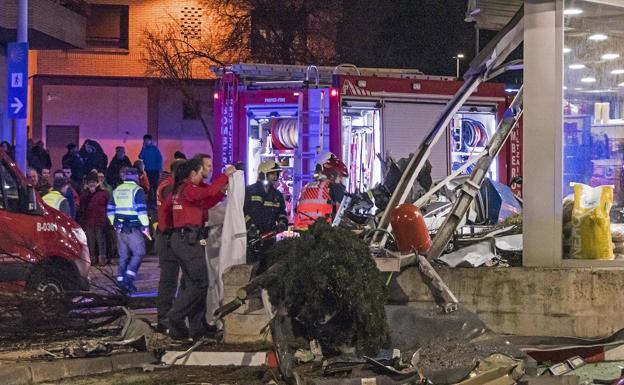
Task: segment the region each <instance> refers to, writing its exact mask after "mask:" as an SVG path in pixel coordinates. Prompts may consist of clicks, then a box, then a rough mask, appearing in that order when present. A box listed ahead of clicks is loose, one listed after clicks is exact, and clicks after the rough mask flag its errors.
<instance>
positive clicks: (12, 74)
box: [7, 43, 28, 119]
mask: <svg viewBox="0 0 624 385" xmlns="http://www.w3.org/2000/svg"><path fill="white" fill-rule="evenodd" d="M8 48H9V49H8V52H7V86H8V88H9V91H8V92H7V102H8V103H7V108H8V110H7V111H8V113H7V117H8V118H9V119H26V109H27V108H26V102H27V100H28V43H9V47H8Z"/></svg>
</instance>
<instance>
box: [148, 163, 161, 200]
mask: <svg viewBox="0 0 624 385" xmlns="http://www.w3.org/2000/svg"><path fill="white" fill-rule="evenodd" d="M145 173H146V174H147V179H148V180H149V183H150V188H149V193H148V197H147V203H148V205H149V207H156V190H157V189H158V181H159V179H160V171H158V170H146V171H145Z"/></svg>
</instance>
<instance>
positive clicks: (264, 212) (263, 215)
mask: <svg viewBox="0 0 624 385" xmlns="http://www.w3.org/2000/svg"><path fill="white" fill-rule="evenodd" d="M281 171H282V168H281V167H280V166H279V164H277V163H276V162H275V161H274V160H265V161H264V162H262V163H260V166H258V180H257V181H256V183H254V184H252V185H249V186H247V188H246V189H245V206H244V207H243V211H244V212H245V222H246V225H247V231H248V235H249V238H250V239H253V238H257V237H258V236H260V235H261V234H266V233H269V232H271V231H275V232H282V231H284V230H286V229H287V228H288V216H287V215H286V203H285V202H284V195H283V194H282V193H281V192H280V191H279V190H278V189H277V188H275V185H276V184H277V182H278V179H279V176H280V172H281ZM271 244H272V242H271V241H268V242H267V241H265V242H264V244H263V245H262V247H261V248H260V250H257V251H258V252H255V253H254V252H252V253H248V256H247V258H248V259H249V260H248V261H247V262H248V263H254V262H261V261H259V260H260V259H262V254H263V251H264V250H266V249H267V248H268V247H269V246H270V245H271Z"/></svg>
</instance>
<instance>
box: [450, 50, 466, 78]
mask: <svg viewBox="0 0 624 385" xmlns="http://www.w3.org/2000/svg"><path fill="white" fill-rule="evenodd" d="M463 58H464V54H463V53H458V54H457V56H455V57H454V58H453V59H456V62H457V75H456V77H457V80H459V61H460V60H461V59H463Z"/></svg>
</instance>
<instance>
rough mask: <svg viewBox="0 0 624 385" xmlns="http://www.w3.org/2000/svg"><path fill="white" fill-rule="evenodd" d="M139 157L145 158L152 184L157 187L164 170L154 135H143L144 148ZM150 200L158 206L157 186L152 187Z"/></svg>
mask: <svg viewBox="0 0 624 385" xmlns="http://www.w3.org/2000/svg"><path fill="white" fill-rule="evenodd" d="M139 159H141V160H143V163H144V164H145V172H146V173H147V177H148V178H149V183H150V185H151V186H155V187H157V186H158V181H159V179H160V173H161V172H162V170H163V158H162V154H161V153H160V150H159V149H158V147H156V145H155V144H154V142H153V141H152V136H151V135H149V134H148V135H144V136H143V148H142V149H141V152H140V153H139ZM148 202H149V205H150V206H151V207H155V206H156V188H153V189H151V191H150V194H149V199H148Z"/></svg>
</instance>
